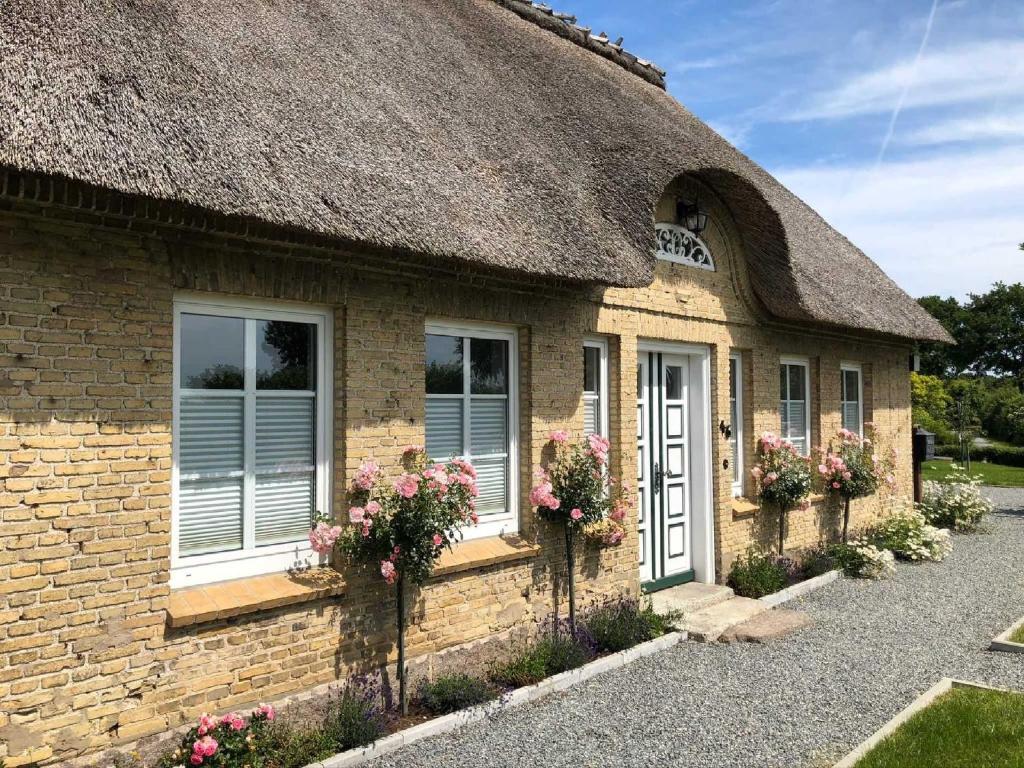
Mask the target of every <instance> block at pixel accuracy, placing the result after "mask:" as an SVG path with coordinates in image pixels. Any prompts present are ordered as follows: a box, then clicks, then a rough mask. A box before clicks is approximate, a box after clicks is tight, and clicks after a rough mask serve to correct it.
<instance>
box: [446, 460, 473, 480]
mask: <svg viewBox="0 0 1024 768" xmlns="http://www.w3.org/2000/svg"><path fill="white" fill-rule="evenodd" d="M452 464H454V465H455V466H456V467H458V468H459V469H461V470H462V471H463V472H465V473H466V474H467V475H469V476H470V477H472V478H473V479H474V480H476V467H474V466H473V465H472V464H470V463H469V462H468V461H466V460H465V459H452Z"/></svg>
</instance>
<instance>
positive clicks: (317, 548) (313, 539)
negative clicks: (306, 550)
mask: <svg viewBox="0 0 1024 768" xmlns="http://www.w3.org/2000/svg"><path fill="white" fill-rule="evenodd" d="M339 536H341V526H338V525H333V526H331V525H328V524H327V523H324V522H319V523H317V524H316V526H315V527H314V528H313V530H311V531H310V532H309V546H310V547H311V548H312V550H313V551H314V552H316V553H317V554H320V555H326V554H329V553H330V551H331V550H332V549H334V543H335V542H336V541H337V540H338V537H339Z"/></svg>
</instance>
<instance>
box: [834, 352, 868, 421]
mask: <svg viewBox="0 0 1024 768" xmlns="http://www.w3.org/2000/svg"><path fill="white" fill-rule="evenodd" d="M848 372H850V373H856V374H857V426H858V428H857V429H855V430H853V431H854V432H856V433H857V435H858V436H859V437H861V438H863V437H864V366H863V365H861V364H860V363H851V362H841V363H840V364H839V423H840V426H842V427H843V428H844V429H847V427H846V425H845V424H843V423H842V422H843V419H844V418H845V417H846V404H847V403H848V402H850V401H849V400H846V399H844V394H845V392H844V390H845V389H846V374H847V373H848Z"/></svg>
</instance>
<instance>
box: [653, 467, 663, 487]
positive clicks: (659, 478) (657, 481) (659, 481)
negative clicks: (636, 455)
mask: <svg viewBox="0 0 1024 768" xmlns="http://www.w3.org/2000/svg"><path fill="white" fill-rule="evenodd" d="M664 482H665V473H664V472H662V471H661V464H659V463H658V462H654V489H653V490H654V494H655V495H657V494H659V493H661V486H662V485H663V484H664Z"/></svg>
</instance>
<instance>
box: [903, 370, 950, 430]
mask: <svg viewBox="0 0 1024 768" xmlns="http://www.w3.org/2000/svg"><path fill="white" fill-rule="evenodd" d="M910 402H911V408H912V411H913V421H914V424H915V425H916V426H920V427H923V428H924V429H927V430H928V431H929V432H934V433H935V435H936V441H937V442H939V443H945V444H949V443H951V442H953V439H954V436H953V425H952V423H951V422H950V418H949V417H950V410H951V409H952V407H953V398H952V397H951V396H950V394H949V392H948V391H947V390H946V385H945V382H943V381H942V379H940V378H939V377H938V376H929V375H927V374H922V373H911V374H910Z"/></svg>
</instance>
